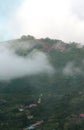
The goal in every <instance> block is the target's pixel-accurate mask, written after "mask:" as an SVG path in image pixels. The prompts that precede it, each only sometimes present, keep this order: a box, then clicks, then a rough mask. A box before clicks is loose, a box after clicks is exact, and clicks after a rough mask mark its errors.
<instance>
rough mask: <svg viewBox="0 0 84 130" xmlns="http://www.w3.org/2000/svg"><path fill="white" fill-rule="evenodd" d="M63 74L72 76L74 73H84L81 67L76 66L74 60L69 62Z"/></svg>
mask: <svg viewBox="0 0 84 130" xmlns="http://www.w3.org/2000/svg"><path fill="white" fill-rule="evenodd" d="M63 74H65V75H70V76H72V75H74V74H82V70H81V68H80V67H77V66H75V63H74V62H68V63H67V64H66V66H65V67H64V69H63Z"/></svg>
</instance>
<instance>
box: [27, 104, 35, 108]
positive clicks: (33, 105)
mask: <svg viewBox="0 0 84 130" xmlns="http://www.w3.org/2000/svg"><path fill="white" fill-rule="evenodd" d="M31 107H37V104H30V105H29V108H31Z"/></svg>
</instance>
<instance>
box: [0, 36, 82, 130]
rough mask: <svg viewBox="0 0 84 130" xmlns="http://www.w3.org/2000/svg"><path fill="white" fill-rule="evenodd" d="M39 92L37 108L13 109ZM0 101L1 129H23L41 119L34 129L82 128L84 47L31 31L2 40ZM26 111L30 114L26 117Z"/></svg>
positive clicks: (59, 129) (0, 53) (80, 129)
mask: <svg viewBox="0 0 84 130" xmlns="http://www.w3.org/2000/svg"><path fill="white" fill-rule="evenodd" d="M40 94H42V95H43V96H42V103H41V104H40V105H39V106H38V107H37V108H35V109H32V110H30V109H27V110H24V111H23V112H19V111H18V107H19V106H20V105H23V106H24V105H28V104H29V103H30V102H33V103H36V102H37V100H38V98H39V95H40ZM0 104H1V109H0V127H1V128H0V129H2V130H19V129H23V128H25V127H26V126H28V125H30V124H32V123H34V122H36V121H37V120H41V119H42V120H44V123H43V124H42V125H41V126H39V127H37V128H36V129H37V130H52V129H56V130H71V129H72V130H75V129H76V130H83V129H84V126H83V124H84V119H83V118H82V119H81V118H80V117H79V115H80V114H81V113H84V47H83V46H81V45H80V44H77V43H75V42H73V43H65V42H63V41H61V40H56V39H50V38H45V39H36V38H34V37H33V36H30V35H28V36H22V37H21V38H20V39H16V40H11V41H7V42H4V43H1V44H0ZM28 113H31V114H33V115H34V117H35V118H34V119H32V120H31V121H30V120H29V119H27V116H28ZM17 115H18V116H17ZM15 123H16V124H17V125H15ZM2 124H3V125H2Z"/></svg>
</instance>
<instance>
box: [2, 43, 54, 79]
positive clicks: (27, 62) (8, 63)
mask: <svg viewBox="0 0 84 130" xmlns="http://www.w3.org/2000/svg"><path fill="white" fill-rule="evenodd" d="M6 45H7V44H3V45H2V44H1V45H0V81H1V80H6V81H7V80H12V79H15V78H19V77H23V76H29V75H36V74H39V73H46V74H48V75H50V74H51V73H53V71H54V70H53V67H52V66H51V64H50V63H49V60H48V56H47V55H46V54H45V53H43V52H40V51H36V50H35V51H33V52H31V53H30V54H29V55H28V56H26V57H22V56H18V55H16V54H15V53H14V52H13V51H11V50H9V48H8V46H6Z"/></svg>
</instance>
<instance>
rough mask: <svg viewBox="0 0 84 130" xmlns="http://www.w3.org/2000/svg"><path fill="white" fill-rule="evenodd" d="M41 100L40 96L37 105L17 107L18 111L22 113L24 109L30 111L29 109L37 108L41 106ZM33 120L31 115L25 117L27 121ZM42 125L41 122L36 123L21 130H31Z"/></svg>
mask: <svg viewBox="0 0 84 130" xmlns="http://www.w3.org/2000/svg"><path fill="white" fill-rule="evenodd" d="M41 98H42V94H41V95H40V96H39V98H38V101H37V103H30V104H28V105H20V106H19V111H20V112H23V111H24V110H25V109H31V108H35V107H37V106H38V105H39V104H41ZM33 118H34V116H33V115H31V114H30V115H28V116H27V119H29V120H31V119H33ZM42 123H43V120H41V121H37V122H35V123H34V124H31V125H29V126H28V127H26V128H24V129H23V130H33V129H35V128H36V127H37V126H39V125H41V124H42Z"/></svg>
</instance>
